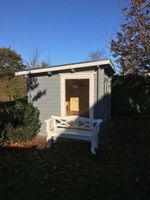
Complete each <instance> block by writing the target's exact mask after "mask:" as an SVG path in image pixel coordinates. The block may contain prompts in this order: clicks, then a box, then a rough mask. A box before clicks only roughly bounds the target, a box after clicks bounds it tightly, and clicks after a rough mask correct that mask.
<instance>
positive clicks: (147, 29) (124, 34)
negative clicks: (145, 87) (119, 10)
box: [111, 0, 150, 74]
mask: <svg viewBox="0 0 150 200" xmlns="http://www.w3.org/2000/svg"><path fill="white" fill-rule="evenodd" d="M123 11H124V14H125V20H126V21H125V23H124V24H122V25H121V27H120V32H118V33H117V35H116V39H113V40H112V41H111V51H112V52H113V55H114V57H115V58H116V61H117V62H118V63H119V64H120V66H121V68H122V72H123V73H124V74H127V73H136V74H137V73H145V72H148V71H150V15H149V14H150V2H148V0H132V1H131V3H130V7H129V8H125V9H123Z"/></svg>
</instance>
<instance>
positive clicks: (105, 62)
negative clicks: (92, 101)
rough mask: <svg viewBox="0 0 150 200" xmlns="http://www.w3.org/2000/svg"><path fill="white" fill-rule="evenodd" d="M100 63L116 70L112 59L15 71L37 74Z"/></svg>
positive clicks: (17, 74) (18, 73)
mask: <svg viewBox="0 0 150 200" xmlns="http://www.w3.org/2000/svg"><path fill="white" fill-rule="evenodd" d="M100 65H110V67H111V68H112V69H113V70H114V71H115V68H114V65H113V64H112V62H111V60H101V61H93V62H84V63H75V64H67V65H61V66H55V67H49V68H41V69H31V70H26V71H19V72H15V75H16V76H19V75H28V74H37V73H44V72H53V71H60V70H67V69H76V68H86V67H93V66H100Z"/></svg>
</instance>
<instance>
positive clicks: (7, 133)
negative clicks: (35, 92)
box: [2, 101, 40, 141]
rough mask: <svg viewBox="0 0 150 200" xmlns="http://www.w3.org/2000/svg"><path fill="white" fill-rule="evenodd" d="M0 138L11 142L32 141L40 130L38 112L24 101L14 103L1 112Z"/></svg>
mask: <svg viewBox="0 0 150 200" xmlns="http://www.w3.org/2000/svg"><path fill="white" fill-rule="evenodd" d="M4 115H5V117H4V118H3V122H2V124H3V125H2V129H3V130H2V136H3V137H5V139H8V140H11V141H26V140H30V139H32V138H33V137H34V136H35V135H36V134H37V133H38V132H39V129H40V121H39V111H38V109H37V108H35V107H34V106H33V105H32V104H31V103H27V102H26V101H22V102H15V103H13V104H10V105H7V106H5V109H4V110H3V116H4Z"/></svg>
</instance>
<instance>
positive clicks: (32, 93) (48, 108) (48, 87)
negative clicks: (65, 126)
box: [28, 69, 111, 133]
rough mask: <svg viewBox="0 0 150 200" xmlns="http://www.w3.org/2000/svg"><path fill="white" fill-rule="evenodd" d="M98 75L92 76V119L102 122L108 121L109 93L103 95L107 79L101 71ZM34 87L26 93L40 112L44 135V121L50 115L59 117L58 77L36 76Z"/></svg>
mask: <svg viewBox="0 0 150 200" xmlns="http://www.w3.org/2000/svg"><path fill="white" fill-rule="evenodd" d="M98 73H99V74H97V73H96V74H95V75H94V118H96V119H97V118H102V119H104V121H107V120H108V119H110V115H111V111H110V109H111V107H110V92H111V91H109V94H108V93H107V94H105V91H104V80H105V79H106V78H107V79H108V81H110V80H109V78H108V77H107V76H106V75H105V74H104V70H103V69H99V70H98ZM33 79H34V80H36V81H35V82H36V84H35V85H36V87H35V88H34V89H31V83H30V88H29V92H28V99H29V101H31V102H33V104H34V106H35V107H38V109H39V111H40V120H41V123H42V126H41V130H40V132H41V133H46V128H45V127H46V126H45V125H46V124H45V122H44V120H45V119H47V118H49V117H50V116H51V115H61V97H60V76H59V75H58V74H55V75H52V76H48V75H42V76H36V77H34V78H33Z"/></svg>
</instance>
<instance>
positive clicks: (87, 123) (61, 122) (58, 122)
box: [51, 116, 102, 130]
mask: <svg viewBox="0 0 150 200" xmlns="http://www.w3.org/2000/svg"><path fill="white" fill-rule="evenodd" d="M51 118H52V119H53V123H54V126H55V127H56V128H74V129H85V130H94V129H95V128H96V127H97V126H99V125H100V124H101V123H102V120H101V119H93V120H91V119H88V118H85V117H80V116H66V117H59V116H52V117H51Z"/></svg>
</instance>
